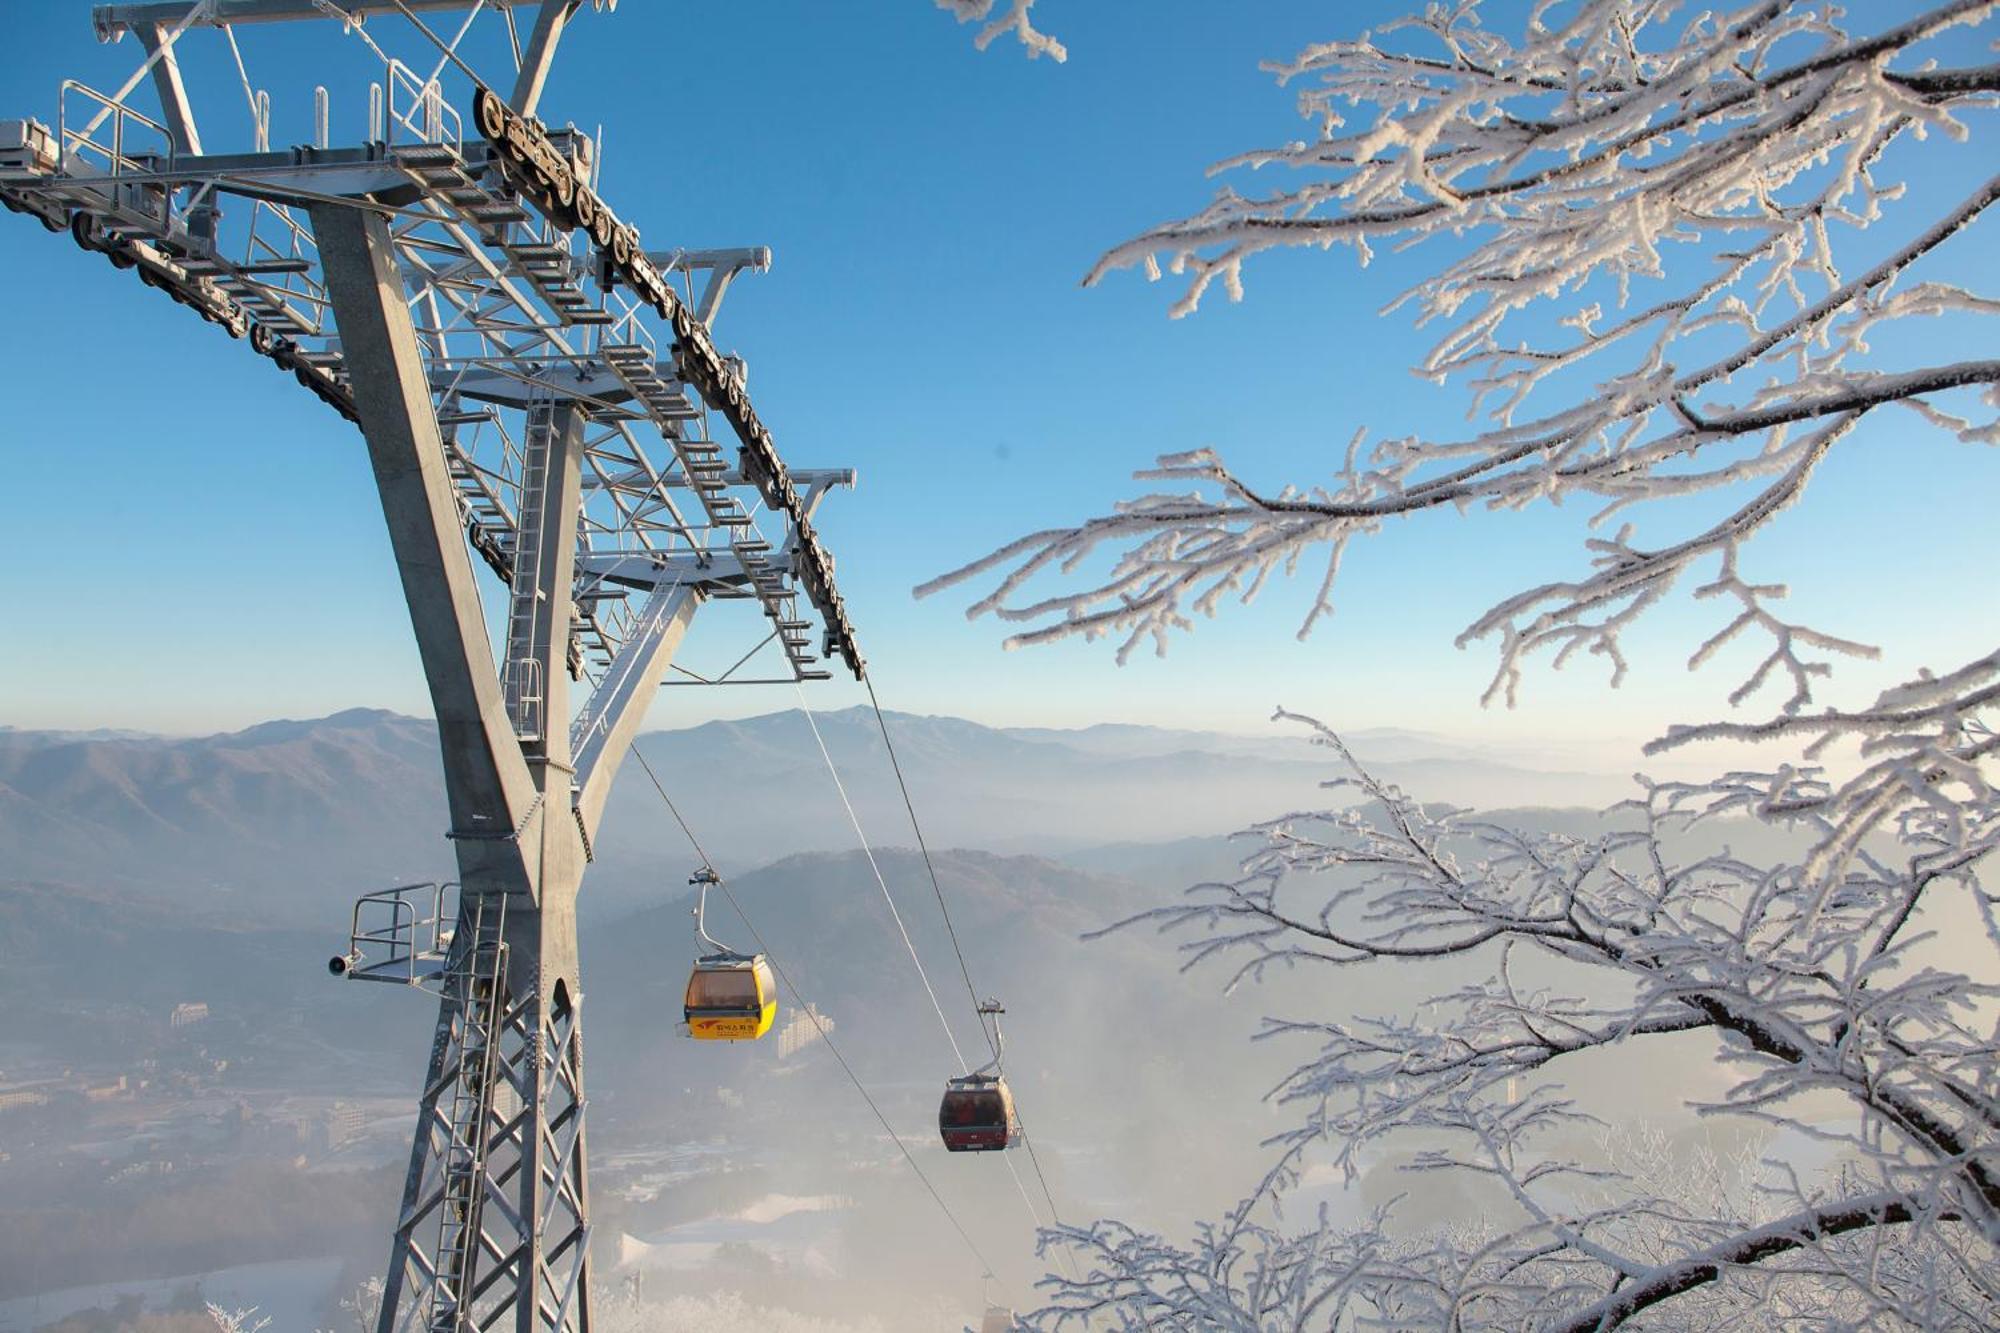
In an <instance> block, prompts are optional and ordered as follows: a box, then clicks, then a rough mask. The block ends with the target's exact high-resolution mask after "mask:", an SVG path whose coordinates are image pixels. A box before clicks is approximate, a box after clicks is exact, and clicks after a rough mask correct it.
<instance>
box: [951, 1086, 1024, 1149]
mask: <svg viewBox="0 0 2000 1333" xmlns="http://www.w3.org/2000/svg"><path fill="white" fill-rule="evenodd" d="M938 1132H939V1133H940V1134H942V1135H943V1136H944V1146H945V1147H946V1148H947V1149H949V1150H950V1151H952V1152H998V1151H999V1150H1001V1149H1003V1148H1008V1147H1011V1146H1012V1145H1013V1143H1014V1141H1015V1140H1016V1139H1018V1138H1020V1136H1021V1127H1020V1124H1019V1122H1017V1121H1016V1120H1015V1119H1014V1094H1013V1093H1011V1092H1009V1091H1007V1080H1006V1079H1004V1078H1001V1077H1000V1076H999V1075H997V1074H967V1075H965V1076H963V1077H962V1078H955V1079H952V1080H950V1081H949V1082H947V1083H946V1084H945V1086H944V1100H943V1101H942V1102H940V1103H939V1104H938Z"/></svg>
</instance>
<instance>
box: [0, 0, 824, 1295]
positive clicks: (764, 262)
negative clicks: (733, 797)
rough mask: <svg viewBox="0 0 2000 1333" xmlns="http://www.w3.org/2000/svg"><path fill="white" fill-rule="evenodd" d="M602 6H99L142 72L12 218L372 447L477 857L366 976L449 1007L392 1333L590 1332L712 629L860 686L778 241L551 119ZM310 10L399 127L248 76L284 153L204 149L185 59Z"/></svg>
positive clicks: (2, 145)
mask: <svg viewBox="0 0 2000 1333" xmlns="http://www.w3.org/2000/svg"><path fill="white" fill-rule="evenodd" d="M580 5H581V0H484V3H473V0H386V2H377V0H167V2H166V3H147V4H123V5H111V6H101V7H99V8H97V9H96V10H95V11H94V14H93V19H94V22H95V25H96V29H97V33H98V36H99V37H100V38H101V39H104V40H114V39H116V38H118V37H121V36H122V35H124V34H126V33H131V34H133V35H134V36H136V38H137V39H138V42H139V45H140V47H141V48H142V51H143V53H144V55H145V57H146V60H145V64H144V65H143V66H142V71H141V74H140V75H135V76H134V79H133V81H132V83H130V84H128V85H127V86H126V87H125V88H124V89H122V90H120V91H119V92H117V93H103V92H99V91H96V90H93V89H91V88H88V87H85V86H84V85H82V84H80V83H76V82H74V81H71V82H69V83H66V84H65V85H64V86H63V89H62V93H61V98H60V105H59V106H58V108H57V116H56V123H55V126H54V127H53V128H51V127H49V126H48V125H46V124H44V123H42V122H40V121H35V120H20V121H5V122H0V202H3V203H5V204H6V206H7V207H8V208H9V209H10V210H12V211H14V212H18V213H25V214H28V215H30V216H32V217H34V218H37V219H39V220H40V221H41V222H42V223H43V225H45V226H46V227H48V228H49V229H50V230H52V231H67V232H69V233H70V235H71V236H72V237H73V238H74V239H75V241H76V242H77V243H78V244H80V245H82V246H84V247H85V248H86V249H89V250H93V251H98V252H101V253H102V254H104V255H105V257H106V258H107V259H109V260H110V262H111V263H112V264H113V265H114V266H116V267H118V268H120V269H125V270H130V271H133V272H135V273H136V275H137V276H138V277H139V278H140V279H141V280H142V281H143V282H144V283H145V284H146V285H147V286H150V287H153V288H155V289H158V290H160V291H163V292H165V293H166V294H167V295H169V296H170V297H172V298H173V299H174V300H176V301H177V302H179V303H181V304H183V305H186V306H188V307H190V308H191V309H192V310H194V312H195V313H197V314H199V315H200V316H202V317H203V318H204V319H206V320H208V321H210V322H212V323H215V324H219V325H221V326H222V327H223V328H224V329H226V330H227V331H228V332H229V333H230V334H231V335H232V336H235V337H239V338H245V339H246V340H247V343H248V346H249V348H250V349H251V350H253V351H254V352H255V353H257V354H258V355H261V356H264V357H267V358H269V359H270V360H272V361H273V362H275V363H276V365H277V366H278V367H279V368H281V369H283V370H286V371H289V372H290V373H291V374H292V375H293V376H294V378H296V379H297V381H298V382H299V384H300V385H301V386H302V387H303V388H305V389H307V390H308V391H310V392H311V393H312V394H313V395H315V396H316V397H318V398H319V399H321V400H322V401H323V402H324V403H326V404H327V405H328V406H330V407H331V408H333V409H334V410H335V411H337V412H339V413H340V414H341V415H343V416H345V417H347V418H348V419H349V420H351V421H353V422H354V423H355V424H356V425H358V426H359V428H360V430H361V433H362V435H363V437H364V438H365V440H366V444H367V453H368V461H369V465H370V467H371V468H372V471H373V475H374V479H375V483H376V488H377V490H378V492H379V494H380V497H381V502H382V512H383V516H384V519H385V520H386V523H387V527H388V532H389V539H390V543H391V546H392V548H393V551H394V555H395V561H396V566H397V569H398V572H399V574H400V577H401V581H402V588H403V593H404V596H405V598H406V600H407V602H408V605H409V611H410V621H411V625H412V627H413V628H414V630H415V632H416V638H417V644H418V648H419V650H420V654H421V658H422V662H423V668H424V673H425V677H426V680H427V683H428V685H429V689H430V694H431V700H432V703H433V706H434V708H435V711H436V716H437V722H438V732H439V741H440V745H441V748H442V752H443V759H444V773H445V787H446V793H447V797H448V804H449V810H450V819H451V828H450V830H449V832H448V836H449V837H450V839H451V840H452V843H451V845H452V847H453V848H454V850H455V853H456V859H457V880H456V883H455V891H454V886H452V885H444V886H440V885H421V886H418V885H413V886H405V887H403V888H398V889H393V890H389V891H386V892H382V893H375V894H370V895H367V896H366V897H364V898H363V899H362V900H361V902H360V904H359V905H358V906H357V907H356V910H355V916H354V925H353V931H352V939H351V942H350V945H349V947H348V949H347V951H346V952H344V953H343V954H342V955H340V956H339V957H337V958H336V959H335V960H334V970H335V971H336V973H340V974H344V975H347V976H350V977H355V978H360V979H368V980H386V981H396V982H401V983H404V984H415V985H421V986H423V987H425V988H426V989H430V990H434V991H435V992H436V993H437V994H438V995H439V997H440V1002H439V1014H438V1024H437V1031H436V1037H435V1039H434V1041H433V1044H432V1047H431V1053H430V1059H429V1064H428V1068H427V1070H426V1073H425V1078H424V1085H423V1091H422V1094H421V1098H420V1101H419V1114H418V1123H417V1129H416V1135H415V1141H414V1143H413V1145H412V1148H411V1154H410V1163H409V1170H408V1174H407V1176H406V1179H405V1184H404V1190H403V1200H402V1209H401V1213H400V1217H399V1221H398V1224H397V1226H396V1230H395V1235H394V1239H393V1242H392V1249H391V1255H390V1262H389V1269H388V1274H387V1279H386V1291H385V1298H384V1303H383V1309H382V1313H381V1317H380V1321H379V1325H378V1327H379V1329H380V1330H381V1333H396V1331H403V1330H419V1329H421V1330H450V1331H453V1333H457V1331H458V1330H471V1329H482V1330H483V1329H501V1328H511V1329H513V1330H515V1331H516V1333H531V1331H533V1330H576V1331H577V1333H585V1331H586V1330H588V1329H589V1327H590V1295H591V1291H590V1269H589V1241H590V1191H589V1177H588V1172H587V1163H588V1157H587V1153H586V1144H585V1134H584V1124H585V1108H586V1106H587V1099H586V1097H585V1091H584V1073H583V1047H582V1015H581V1011H580V1005H581V1000H582V996H583V991H582V988H581V985H580V979H579V976H578V964H577V950H576V897H577V892H578V889H579V887H580V885H581V883H582V880H583V876H584V871H585V868H586V867H587V865H588V864H589V862H590V860H591V856H592V840H593V839H594V838H595V836H596V834H597V830H598V825H599V822H600V820H601V819H602V816H603V812H604V807H605V800H606V797H607V795H608V793H609V790H610V787H611V784H612V781H613V779H614V777H615V775H616V774H617V771H618V768H619V766H620V763H621V761H622V760H623V758H624V756H625V753H626V751H627V750H628V749H629V748H630V745H631V742H632V739H633V736H634V735H635V733H636V731H637V729H638V726H639V723H640V721H641V719H642V718H643V716H644V714H645V712H646V709H647V706H648V705H649V704H650V703H651V702H652V700H653V699H654V697H655V693H656V691H657V689H658V688H659V686H660V684H661V681H662V677H663V676H664V675H665V673H666V672H667V671H668V670H669V669H670V667H671V664H672V659H673V657H674V654H675V652H676V649H677V648H678V646H679V645H680V643H681V642H682V639H683V637H684V636H685V634H686V633H687V630H688V627H689V624H690V622H691V620H692V619H693V617H694V614H695V612H696V611H697V610H699V609H701V608H702V607H703V606H705V605H707V604H709V603H711V602H718V601H725V600H732V601H743V602H747V603H750V604H753V605H755V606H756V607H757V608H758V609H759V610H761V612H762V614H763V616H764V618H765V619H766V620H767V621H768V627H767V630H766V632H765V635H764V638H763V640H762V642H761V644H759V645H758V646H759V647H762V646H766V645H768V646H769V648H770V649H771V652H770V654H769V655H770V656H774V657H777V658H779V659H780V661H781V668H780V670H779V671H778V672H775V673H772V674H773V676H774V677H775V678H776V679H781V680H785V681H795V680H807V679H821V678H824V677H825V676H826V675H827V674H828V673H827V672H826V671H825V670H823V669H820V668H819V667H818V666H817V663H818V662H819V659H820V657H821V656H822V655H824V656H827V657H833V656H838V657H840V658H841V659H843V660H844V662H845V664H846V665H847V667H848V668H849V669H851V670H852V671H853V672H854V673H855V674H856V675H857V676H859V675H860V674H861V672H862V662H861V658H860V655H859V653H858V651H857V650H856V648H855V644H854V637H853V632H852V629H851V626H850V625H849V623H848V620H847V615H846V612H845V609H844V607H843V605H842V602H841V599H840V595H839V593H838V592H837V591H836V589H835V587H834V583H833V576H832V561H831V559H830V557H828V556H827V554H826V553H825V551H824V550H823V549H822V547H821V546H820V543H819V539H818V537H817V535H816V534H815V532H814V530H813V526H812V521H811V519H812V514H813V513H814V511H815V509H816V507H817V505H818V502H819V500H820V498H821V497H822V495H823V494H824V493H825V491H826V490H827V489H828V488H829V487H831V486H835V485H842V484H851V483H852V480H853V477H852V474H851V473H848V472H844V471H820V472H802V471H793V470H791V469H789V468H788V467H787V466H786V465H785V464H784V462H783V461H782V460H781V459H780V457H779V455H778V453H777V451H776V449H775V448H774V446H773V444H772V440H771V434H770V431H769V430H768V428H767V427H766V426H765V425H764V424H763V422H762V421H761V420H760V419H759V418H758V415H757V412H756V410H755V408H754V407H753V406H752V404H751V402H750V399H749V397H748V394H747V391H746V387H745V385H746V373H745V368H744V366H743V363H742V362H741V361H740V360H738V359H737V358H734V357H726V356H724V355H722V354H721V353H720V352H719V351H718V350H717V348H716V345H715V343H714V341H713V339H712V336H711V332H710V330H711V326H712V324H713V321H714V319H715V316H716V313H717V311H718V308H719V306H720V303H721V300H722V297H723V294H724V292H725V291H726V290H727V288H728V286H729V284H730V282H731V281H732V280H733V279H734V278H735V277H736V276H737V275H738V274H740V273H742V272H744V271H746V270H762V269H763V268H766V267H768V264H769V255H768V252H765V251H762V250H758V249H739V250H727V251H709V252H688V251H671V252H666V251H648V250H647V249H645V248H644V247H642V246H641V245H640V244H639V239H638V234H637V232H636V231H635V230H634V229H633V228H632V227H630V226H629V225H627V224H626V223H624V222H621V221H620V220H619V219H618V217H617V216H616V214H615V213H614V212H613V211H612V209H611V208H610V206H609V205H608V204H607V203H606V202H605V201H604V200H603V199H602V198H600V197H599V196H598V194H597V192H596V168H597V163H596V161H595V158H596V154H595V150H594V145H593V143H592V141H591V140H590V139H589V138H588V137H587V136H584V135H582V134H580V133H578V132H577V131H575V130H573V129H568V128H564V129H553V130H552V129H550V128H548V127H546V126H544V125H543V124H542V123H541V122H540V121H539V120H537V119H536V111H537V108H538V104H539V101H540V98H541V93H542V89H543V87H544V85H545V83H546V80H547V76H548V72H549V68H550V63H551V61H552V60H553V58H554V55H555V51H556V48H557V44H558V42H559V40H560V38H561V36H562V34H563V30H564V28H565V26H566V24H568V23H569V22H570V21H571V20H572V18H574V17H575V16H576V14H577V11H578V10H579V8H580ZM604 7H606V8H608V7H609V6H608V5H607V6H604ZM517 11H518V12H517ZM523 16H532V17H531V19H530V20H529V21H527V22H523V21H521V20H522V18H523ZM306 20H312V21H316V22H317V24H318V28H319V30H320V31H321V32H323V33H324V34H325V36H326V38H327V42H328V46H329V48H335V47H337V48H338V51H339V53H341V54H343V55H344V56H345V57H347V58H349V64H350V65H353V64H356V63H358V64H360V65H361V66H363V67H364V73H365V74H366V76H367V77H366V78H365V80H360V81H357V83H356V85H355V88H356V90H357V91H358V90H359V88H360V87H362V86H365V87H366V88H367V90H368V135H367V138H366V140H365V141H363V142H361V143H359V144H352V145H344V146H343V145H335V144H333V143H332V142H330V136H329V131H328V128H327V127H328V124H329V121H330V116H329V101H330V96H329V94H328V92H327V90H326V88H325V87H324V86H322V87H320V88H317V89H314V90H313V93H314V96H313V107H312V111H313V120H312V125H313V132H312V139H311V142H309V143H303V144H299V145H296V146H291V147H285V148H277V149H274V148H273V147H272V146H271V143H270V137H271V123H272V109H271V108H272V102H271V99H270V97H269V94H268V92H258V91H256V90H253V89H252V88H251V86H250V82H249V78H248V74H247V71H246V73H245V77H244V88H243V91H244V93H245V94H246V95H247V96H248V97H249V101H250V105H251V109H252V112H253V119H254V120H255V124H256V129H255V138H254V142H253V143H252V144H251V145H250V146H249V147H248V148H247V149H245V150H242V151H233V152H228V153H218V152H214V151H211V150H209V149H207V148H205V146H204V144H203V141H202V138H201V135H200V133H199V131H198V128H197V123H196V118H195V111H194V102H193V100H192V99H191V98H190V96H189V93H188V90H187V87H186V82H185V80H184V78H183V72H182V64H181V62H180V60H179V58H178V55H177V52H178V50H179V47H180V44H181V43H182V42H183V41H185V40H186V39H188V37H189V36H190V34H192V33H195V32H198V31H201V30H206V29H224V30H226V31H227V35H228V40H229V44H230V47H231V48H232V51H234V49H235V47H236V37H235V31H234V30H235V28H236V27H237V26H239V25H250V24H260V23H271V22H283V21H306ZM364 20H374V21H373V22H363V21H364ZM447 20H448V21H449V23H450V26H448V27H441V28H433V27H432V26H431V23H432V22H442V21H447ZM482 23H483V24H485V25H486V26H487V27H488V28H491V27H494V26H496V25H504V27H505V30H506V40H507V44H506V46H505V47H504V48H503V49H505V50H507V51H508V52H509V53H510V54H511V56H512V59H513V64H514V69H513V70H512V71H510V74H511V79H510V80H509V82H510V83H511V88H510V90H508V91H507V92H505V93H502V92H499V91H496V90H494V89H493V88H490V87H489V86H488V85H487V84H486V83H485V82H483V81H481V80H480V78H479V76H478V75H477V73H476V72H474V70H473V69H472V67H471V65H470V63H469V60H468V56H469V53H470V52H471V51H472V50H473V48H472V47H471V46H470V45H468V43H469V42H471V41H476V40H477V39H478V36H479V34H480V32H481V29H480V28H479V25H480V24H482ZM392 29H393V31H392ZM469 34H471V36H469ZM378 37H382V38H384V39H394V40H396V41H398V42H399V43H401V44H402V45H401V46H399V48H398V49H401V50H404V51H405V54H409V53H411V52H414V53H415V54H414V55H412V56H411V58H412V59H414V60H416V61H417V62H418V63H417V65H412V64H408V63H405V61H404V59H402V58H400V57H399V56H397V55H395V54H392V53H391V52H390V51H389V50H387V49H385V47H384V45H383V44H382V43H381V42H378V40H377V38H378ZM420 66H421V67H422V69H427V70H428V73H427V74H426V73H425V72H421V70H420V68H419V67H420ZM142 88H143V89H147V90H148V91H149V93H150V99H151V100H150V101H149V104H148V105H149V106H150V107H151V108H152V109H150V110H148V109H142V108H141V107H140V106H138V105H136V104H135V102H134V100H133V99H134V94H135V93H136V92H138V91H139V90H140V89H142ZM718 420H719V421H720V422H721V423H722V425H721V427H719V428H716V431H715V433H714V434H711V427H712V425H713V423H714V422H715V421H718ZM725 443H728V444H733V445H734V446H735V456H734V458H733V459H732V458H729V457H727V456H725ZM482 577H485V578H488V579H490V580H491V581H492V582H495V583H497V584H498V585H499V587H500V589H501V595H502V597H503V599H504V600H503V601H502V602H501V603H500V605H501V607H502V608H503V611H502V614H501V615H499V616H498V617H497V618H496V619H497V622H498V623H497V625H492V624H489V619H488V615H487V612H486V609H485V607H484V606H483V605H482V601H481V595H480V589H479V586H478V583H479V580H480V579H481V578H482ZM815 627H817V628H818V629H819V631H820V641H819V643H818V644H817V645H815V644H814V641H813V634H812V631H813V630H814V629H815ZM815 648H817V651H815ZM746 660H748V658H747V657H746ZM742 666H743V663H742V662H739V663H738V667H736V668H732V669H731V671H730V672H729V673H724V675H725V677H728V678H737V679H740V677H736V676H735V675H734V673H735V672H737V671H738V670H739V669H740V668H741V667H742Z"/></svg>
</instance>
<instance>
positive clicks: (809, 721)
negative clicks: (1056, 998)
mask: <svg viewBox="0 0 2000 1333" xmlns="http://www.w3.org/2000/svg"><path fill="white" fill-rule="evenodd" d="M792 692H793V693H794V694H796V695H798V696H799V710H800V711H801V712H803V713H804V714H805V715H806V725H807V726H809V727H811V728H812V734H813V739H814V740H815V741H818V742H819V753H820V757H821V758H822V759H824V760H826V771H827V772H829V773H831V774H832V775H833V789H834V790H835V791H837V792H839V793H840V803H841V805H842V806H844V807H846V809H847V820H848V822H849V823H850V824H852V825H854V836H855V837H857V838H859V839H860V840H861V854H862V855H863V856H865V857H867V858H868V868H869V869H870V870H873V871H874V872H875V883H876V884H877V885H879V886H880V887H881V889H882V901H883V902H885V903H887V904H889V915H890V916H891V917H893V918H895V922H896V929H897V930H898V931H899V932H901V934H902V936H903V947H904V948H905V949H908V950H909V951H910V961H911V962H912V963H915V964H916V966H917V976H918V977H919V978H920V979H922V981H923V983H924V993H925V994H926V995H928V996H930V997H931V1008H933V1009H935V1010H937V1019H938V1026H939V1027H941V1028H943V1029H944V1039H945V1040H946V1041H948V1042H950V1043H951V1053H952V1055H953V1056H955V1057H956V1058H957V1060H958V1066H959V1068H961V1069H970V1068H971V1066H970V1065H969V1064H967V1063H966V1060H965V1053H964V1052H963V1051H961V1050H959V1049H958V1038H957V1037H955V1036H953V1035H952V1031H951V1023H950V1022H949V1021H948V1020H947V1019H946V1018H945V1016H944V1006H943V1005H941V1004H939V1003H938V997H937V991H936V990H935V989H934V988H933V987H932V986H931V976H930V973H928V972H926V971H925V970H924V960H923V959H921V958H919V957H917V946H916V945H915V944H913V943H912V942H911V941H910V929H909V927H908V926H905V925H904V924H903V914H902V913H901V912H899V911H897V910H896V900H895V898H893V897H891V896H890V893H889V881H888V880H886V879H884V878H883V877H882V867H881V866H880V865H879V864H877V863H876V860H875V849H874V848H872V847H870V846H869V845H868V835H867V834H866V833H864V832H862V830H861V819H860V817H859V816H858V815H856V814H855V813H854V802H852V801H850V800H848V799H847V784H846V783H844V782H842V781H841V780H840V770H839V769H838V768H836V767H835V766H834V763H833V755H832V754H830V753H828V751H827V748H826V738H825V737H824V736H821V735H820V734H819V723H818V722H817V721H816V720H815V719H814V718H813V711H812V708H811V707H810V706H809V705H808V704H807V703H806V692H805V691H804V690H802V689H800V688H799V687H798V685H797V683H796V682H795V683H794V684H793V685H792ZM982 1030H983V1027H982Z"/></svg>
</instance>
